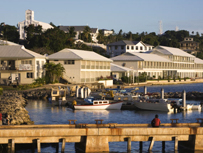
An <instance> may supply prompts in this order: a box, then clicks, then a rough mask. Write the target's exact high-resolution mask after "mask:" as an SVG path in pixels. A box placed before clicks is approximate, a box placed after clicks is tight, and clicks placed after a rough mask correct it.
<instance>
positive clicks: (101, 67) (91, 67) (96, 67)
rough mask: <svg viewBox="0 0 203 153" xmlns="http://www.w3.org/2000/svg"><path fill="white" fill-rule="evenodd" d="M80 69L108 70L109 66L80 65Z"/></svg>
mask: <svg viewBox="0 0 203 153" xmlns="http://www.w3.org/2000/svg"><path fill="white" fill-rule="evenodd" d="M81 69H110V66H98V65H97V66H95V65H91V66H90V65H86V66H85V65H81Z"/></svg>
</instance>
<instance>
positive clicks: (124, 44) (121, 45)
mask: <svg viewBox="0 0 203 153" xmlns="http://www.w3.org/2000/svg"><path fill="white" fill-rule="evenodd" d="M152 48H153V46H152V45H148V44H145V43H143V42H142V41H129V40H121V41H117V42H113V43H110V44H107V54H108V55H109V56H110V57H114V56H118V55H121V54H123V53H126V52H137V53H139V52H146V51H149V50H151V49H152Z"/></svg>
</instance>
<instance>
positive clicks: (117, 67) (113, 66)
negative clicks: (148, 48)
mask: <svg viewBox="0 0 203 153" xmlns="http://www.w3.org/2000/svg"><path fill="white" fill-rule="evenodd" d="M128 71H133V69H130V68H127V67H123V66H120V65H117V64H114V63H111V72H128Z"/></svg>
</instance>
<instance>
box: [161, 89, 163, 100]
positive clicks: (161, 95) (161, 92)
mask: <svg viewBox="0 0 203 153" xmlns="http://www.w3.org/2000/svg"><path fill="white" fill-rule="evenodd" d="M161 99H164V89H163V88H161Z"/></svg>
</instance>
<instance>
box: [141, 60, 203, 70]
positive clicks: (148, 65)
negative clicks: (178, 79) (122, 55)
mask: <svg viewBox="0 0 203 153" xmlns="http://www.w3.org/2000/svg"><path fill="white" fill-rule="evenodd" d="M138 68H180V69H186V68H187V69H203V64H185V63H168V62H147V61H145V62H143V64H142V63H141V62H138Z"/></svg>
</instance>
